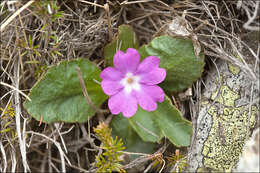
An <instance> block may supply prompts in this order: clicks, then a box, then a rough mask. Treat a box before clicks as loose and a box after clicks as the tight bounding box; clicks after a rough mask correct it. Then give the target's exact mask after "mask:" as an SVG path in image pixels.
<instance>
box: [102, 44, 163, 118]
mask: <svg viewBox="0 0 260 173" xmlns="http://www.w3.org/2000/svg"><path fill="white" fill-rule="evenodd" d="M113 63H114V67H107V68H105V69H104V70H103V71H102V72H101V74H100V77H101V78H102V82H101V86H102V89H103V90H104V92H105V93H106V94H107V95H109V96H110V98H109V100H108V107H109V109H110V111H111V113H112V114H119V113H120V112H122V114H123V116H125V117H127V118H130V117H132V116H133V115H134V114H135V113H136V111H137V108H138V104H139V105H140V106H141V108H143V109H144V110H146V111H154V110H156V108H157V103H156V102H163V101H164V92H163V90H162V89H161V88H160V87H159V86H157V84H159V83H161V82H162V81H163V80H164V79H165V77H166V70H165V69H163V68H160V67H159V64H160V58H158V57H156V56H148V57H146V58H145V59H144V60H143V61H142V62H141V63H140V55H139V53H138V51H137V50H136V49H134V48H128V49H127V51H126V53H124V52H122V51H120V50H119V51H117V52H116V54H115V55H114V59H113Z"/></svg>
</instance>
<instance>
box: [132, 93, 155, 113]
mask: <svg viewBox="0 0 260 173" xmlns="http://www.w3.org/2000/svg"><path fill="white" fill-rule="evenodd" d="M134 92H135V96H136V98H137V101H138V104H139V105H140V106H141V108H143V109H144V110H147V111H154V110H156V108H157V104H156V102H155V100H154V99H153V98H152V97H151V96H150V95H148V94H147V93H146V92H144V91H143V90H142V91H141V92H139V91H134Z"/></svg>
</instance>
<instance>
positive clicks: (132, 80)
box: [120, 72, 141, 94]
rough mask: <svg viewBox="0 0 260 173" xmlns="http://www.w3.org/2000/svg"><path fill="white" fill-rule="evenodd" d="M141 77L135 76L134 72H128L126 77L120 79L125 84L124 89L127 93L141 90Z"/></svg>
mask: <svg viewBox="0 0 260 173" xmlns="http://www.w3.org/2000/svg"><path fill="white" fill-rule="evenodd" d="M139 79H140V77H139V76H134V75H133V74H132V73H130V72H129V73H126V75H125V77H124V78H123V79H122V80H121V81H120V83H121V84H122V85H123V86H124V90H125V92H126V93H127V94H129V93H131V91H132V90H137V91H139V90H140V88H141V87H140V84H139V83H138V81H139Z"/></svg>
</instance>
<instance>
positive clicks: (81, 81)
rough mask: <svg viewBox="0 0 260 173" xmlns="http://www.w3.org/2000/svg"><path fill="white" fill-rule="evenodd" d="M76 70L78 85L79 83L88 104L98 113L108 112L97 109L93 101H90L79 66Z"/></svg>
mask: <svg viewBox="0 0 260 173" xmlns="http://www.w3.org/2000/svg"><path fill="white" fill-rule="evenodd" d="M77 72H78V78H79V81H80V85H81V88H82V92H83V94H84V97H85V99H86V100H87V102H88V104H89V106H90V107H91V108H92V109H94V110H95V111H96V112H99V113H108V111H107V110H103V109H99V108H97V107H96V106H95V105H94V103H93V102H92V101H91V98H90V97H89V95H88V92H87V88H86V86H85V82H84V79H83V77H82V73H81V71H80V68H79V67H77Z"/></svg>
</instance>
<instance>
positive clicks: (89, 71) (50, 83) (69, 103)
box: [24, 59, 107, 123]
mask: <svg viewBox="0 0 260 173" xmlns="http://www.w3.org/2000/svg"><path fill="white" fill-rule="evenodd" d="M77 67H80V69H81V72H82V77H83V79H84V81H85V85H86V88H87V91H88V94H89V97H90V98H91V100H92V102H93V104H94V105H95V106H96V107H99V106H100V105H101V104H102V103H103V102H104V101H105V100H106V99H107V96H106V95H105V94H104V93H103V91H102V89H101V87H100V85H99V84H98V83H97V82H96V81H100V78H99V74H100V70H99V69H98V68H97V67H96V65H95V64H93V63H91V62H90V61H88V60H86V59H77V60H71V61H63V62H61V63H60V64H58V65H56V66H53V67H51V68H50V69H49V70H48V72H47V73H46V74H45V76H44V77H43V78H42V79H41V80H40V81H38V82H37V83H36V84H35V85H34V86H33V88H32V89H31V92H30V94H29V97H30V99H31V100H32V101H31V102H30V101H28V100H27V101H25V103H24V107H25V108H26V110H27V111H28V113H29V114H30V115H31V116H33V117H34V118H35V119H37V120H41V117H42V121H43V122H47V123H51V122H58V121H63V122H85V121H87V120H88V118H90V117H91V116H93V115H94V114H95V111H94V110H93V109H92V108H91V107H90V106H89V104H88V103H87V101H86V100H85V98H84V96H83V93H82V89H81V86H80V82H79V79H78V74H77V70H76V68H77Z"/></svg>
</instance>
